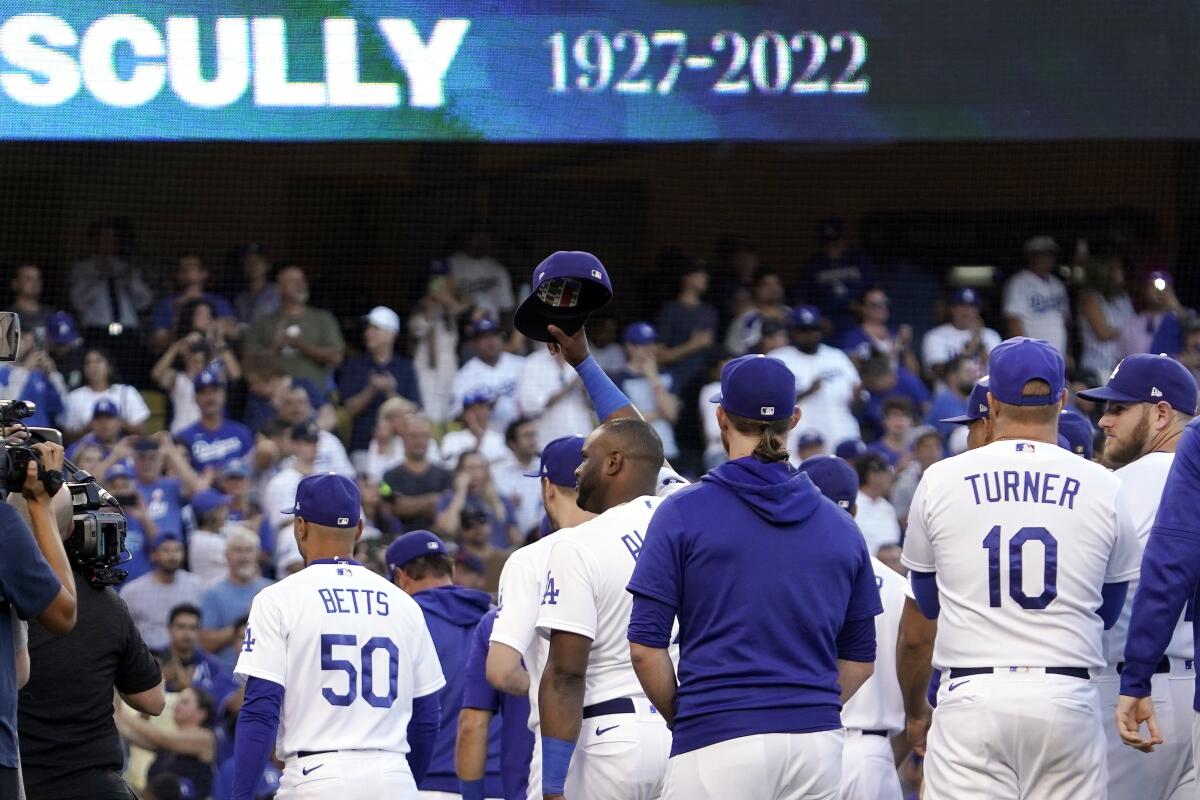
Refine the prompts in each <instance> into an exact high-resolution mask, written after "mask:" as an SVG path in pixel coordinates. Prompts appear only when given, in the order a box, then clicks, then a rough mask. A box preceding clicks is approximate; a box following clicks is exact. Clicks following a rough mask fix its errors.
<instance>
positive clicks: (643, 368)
mask: <svg viewBox="0 0 1200 800" xmlns="http://www.w3.org/2000/svg"><path fill="white" fill-rule="evenodd" d="M622 340H623V341H624V344H625V363H626V368H625V372H624V373H622V374H621V375H620V376H618V380H617V381H616V383H617V386H619V387H620V389H621V391H623V392H624V393H625V396H626V397H628V398H629V400H630V402H632V403H633V406H634V408H636V409H638V411H640V412H641V414H642V418H643V419H645V420H646V421H647V422H649V423H650V424H651V425H652V426H653V427H654V431H655V432H656V433H657V434H658V438H659V439H661V440H662V445H663V456H664V457H665V458H666V459H667V460H668V461H671V460H672V459H676V458H678V457H679V445H678V444H676V442H675V423H676V422H678V421H679V398H678V397H676V396H675V394H674V390H675V383H674V380H673V379H672V377H671V374H670V373H669V372H661V371H660V370H659V366H658V347H657V345H658V342H659V338H658V331H656V330H654V326H653V325H651V324H650V323H649V322H632V323H630V324H629V326H628V327H626V328H625V333H624V335H623V336H622ZM584 432H585V431H583V430H579V431H568V432H567V435H570V434H571V433H584Z"/></svg>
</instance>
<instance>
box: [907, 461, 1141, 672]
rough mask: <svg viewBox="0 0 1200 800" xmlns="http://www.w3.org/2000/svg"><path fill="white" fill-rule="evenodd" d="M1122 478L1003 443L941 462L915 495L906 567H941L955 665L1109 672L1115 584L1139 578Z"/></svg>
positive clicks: (943, 647)
mask: <svg viewBox="0 0 1200 800" xmlns="http://www.w3.org/2000/svg"><path fill="white" fill-rule="evenodd" d="M1119 484H1120V482H1119V480H1118V479H1117V478H1116V477H1114V476H1113V475H1112V473H1110V472H1109V471H1108V470H1106V469H1104V467H1101V466H1100V465H1099V464H1095V463H1092V462H1091V461H1086V460H1084V459H1082V458H1080V457H1079V456H1077V455H1075V454H1073V453H1071V452H1069V451H1067V450H1064V449H1062V448H1061V447H1057V446H1055V445H1052V444H1047V443H1045V442H1033V441H1028V440H1016V439H1003V440H1000V441H996V442H992V443H991V444H989V445H986V446H984V447H980V448H978V449H976V450H971V451H969V452H966V453H962V454H961V455H957V456H954V457H952V458H948V459H946V460H945V461H941V462H938V463H937V464H934V465H933V466H931V467H930V468H929V469H927V470H926V471H925V475H924V477H922V478H921V483H920V484H919V485H918V486H917V491H916V493H915V494H914V495H913V502H912V506H911V508H910V509H909V514H908V531H907V535H906V538H905V541H904V555H903V556H902V558H901V561H902V562H903V564H904V566H906V567H908V568H909V569H911V570H915V571H917V572H936V573H937V585H938V594H939V597H940V604H941V615H940V616H939V618H938V635H937V640H936V642H935V644H934V653H933V661H934V663H935V664H937V665H939V666H944V667H997V666H999V667H1002V666H1027V667H1089V668H1098V667H1102V666H1103V665H1104V655H1103V651H1102V648H1101V639H1100V637H1101V633H1102V631H1103V623H1102V621H1101V620H1100V617H1099V616H1097V614H1096V610H1097V609H1099V608H1100V605H1101V602H1102V598H1101V588H1102V587H1103V585H1104V584H1105V583H1117V582H1120V581H1127V580H1130V579H1131V578H1133V577H1135V576H1137V574H1138V569H1139V567H1140V563H1141V557H1140V555H1141V554H1140V552H1139V549H1138V546H1137V538H1136V537H1135V536H1134V535H1133V533H1132V531H1129V530H1122V529H1120V528H1118V526H1117V520H1116V506H1115V503H1116V496H1117V489H1118V487H1119Z"/></svg>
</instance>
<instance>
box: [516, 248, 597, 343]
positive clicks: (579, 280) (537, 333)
mask: <svg viewBox="0 0 1200 800" xmlns="http://www.w3.org/2000/svg"><path fill="white" fill-rule="evenodd" d="M530 285H531V286H532V287H533V289H532V291H530V293H529V296H528V297H526V298H525V299H524V300H522V301H521V304H520V305H519V306H517V311H516V313H515V314H514V315H513V325H514V327H516V329H517V330H519V331H520V332H521V333H523V334H525V335H526V336H528V337H529V338H530V339H534V340H536V341H539V342H551V341H553V337H551V336H550V333H549V332H548V331H547V330H546V328H547V326H549V325H556V326H558V327H559V328H561V329H562V330H563V332H564V333H566V334H567V335H568V336H569V335H571V334H573V333H575V331H577V330H579V329H580V328H582V327H583V323H585V322H587V318H588V317H589V316H591V314H592V312H593V311H598V310H599V309H601V308H603V307H604V306H606V305H608V301H609V300H612V296H613V290H612V281H610V280H609V277H608V270H606V269H605V268H604V265H603V264H601V263H600V259H598V258H596V257H595V256H594V255H592V254H591V253H585V252H583V251H582V250H560V251H558V252H557V253H552V254H551V255H550V256H548V257H547V258H546V260H545V261H543V262H542V263H540V264H538V265H537V266H536V267H535V268H534V270H533V279H532V280H531V281H530Z"/></svg>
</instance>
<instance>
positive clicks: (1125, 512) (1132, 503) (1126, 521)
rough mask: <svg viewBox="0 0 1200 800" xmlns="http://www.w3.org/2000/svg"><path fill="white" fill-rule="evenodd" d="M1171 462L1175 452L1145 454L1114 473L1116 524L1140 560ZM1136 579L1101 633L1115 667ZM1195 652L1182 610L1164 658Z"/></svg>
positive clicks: (1190, 655)
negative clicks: (1118, 611) (1134, 546)
mask: <svg viewBox="0 0 1200 800" xmlns="http://www.w3.org/2000/svg"><path fill="white" fill-rule="evenodd" d="M1174 461H1175V454H1174V453H1147V454H1146V455H1144V456H1142V457H1141V458H1139V459H1138V460H1137V461H1134V462H1133V463H1132V464H1128V465H1126V466H1124V467H1121V469H1119V470H1117V471H1116V472H1114V473H1113V474H1114V475H1116V476H1117V477H1118V478H1120V480H1121V488H1120V490H1118V492H1117V525H1118V526H1119V527H1120V528H1122V529H1125V530H1129V531H1132V532H1133V535H1134V536H1135V537H1136V539H1137V546H1138V558H1139V559H1140V558H1141V554H1142V551H1143V550H1145V548H1146V538H1147V537H1148V536H1149V535H1150V528H1151V527H1152V526H1153V525H1154V515H1155V514H1157V513H1158V503H1159V500H1160V499H1161V498H1162V493H1163V486H1164V485H1165V484H1166V482H1167V473H1168V472H1170V471H1171V464H1172V463H1173V462H1174ZM1138 577H1139V576H1138V575H1136V574H1135V575H1134V576H1133V579H1132V580H1130V582H1129V593H1128V594H1126V595H1125V607H1124V608H1122V609H1121V616H1120V618H1119V619H1118V620H1117V624H1116V625H1114V626H1113V627H1112V629H1111V630H1107V631H1105V632H1104V656H1105V658H1106V659H1107V660H1108V663H1109V664H1114V665H1115V664H1116V663H1117V662H1119V661H1124V660H1125V637H1126V636H1127V635H1128V634H1129V615H1130V613H1131V612H1132V610H1133V596H1134V594H1136V593H1137V584H1138ZM1194 653H1195V650H1194V648H1193V645H1192V623H1191V622H1189V621H1188V620H1187V611H1186V610H1185V611H1184V613H1183V614H1182V615H1180V618H1179V622H1177V623H1176V624H1175V633H1173V634H1172V635H1171V643H1170V644H1168V645H1167V655H1168V656H1170V657H1171V658H1180V659H1190V658H1193V657H1194Z"/></svg>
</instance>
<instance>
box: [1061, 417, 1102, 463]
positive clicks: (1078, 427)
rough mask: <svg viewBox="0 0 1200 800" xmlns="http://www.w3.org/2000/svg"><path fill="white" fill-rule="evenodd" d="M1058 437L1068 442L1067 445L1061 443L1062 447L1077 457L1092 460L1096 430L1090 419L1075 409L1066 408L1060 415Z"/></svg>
mask: <svg viewBox="0 0 1200 800" xmlns="http://www.w3.org/2000/svg"><path fill="white" fill-rule="evenodd" d="M1058 435H1059V436H1060V437H1063V438H1065V439H1066V440H1067V443H1066V445H1063V444H1061V443H1060V444H1059V446H1060V447H1062V448H1063V449H1065V450H1070V451H1071V452H1072V453H1074V454H1075V455H1077V456H1083V457H1084V458H1086V459H1087V460H1088V461H1091V460H1092V454H1093V453H1094V452H1095V444H1096V428H1095V426H1094V425H1092V421H1091V420H1090V419H1088V418H1087V417H1085V416H1084V415H1083V414H1081V413H1079V412H1078V411H1076V410H1075V409H1073V408H1064V409H1063V410H1062V413H1061V414H1059V415H1058Z"/></svg>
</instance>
